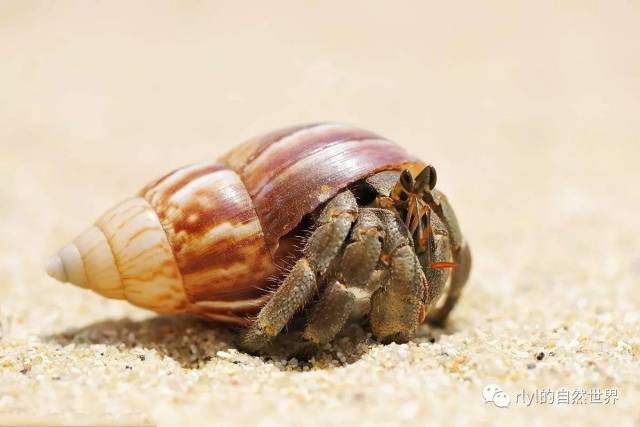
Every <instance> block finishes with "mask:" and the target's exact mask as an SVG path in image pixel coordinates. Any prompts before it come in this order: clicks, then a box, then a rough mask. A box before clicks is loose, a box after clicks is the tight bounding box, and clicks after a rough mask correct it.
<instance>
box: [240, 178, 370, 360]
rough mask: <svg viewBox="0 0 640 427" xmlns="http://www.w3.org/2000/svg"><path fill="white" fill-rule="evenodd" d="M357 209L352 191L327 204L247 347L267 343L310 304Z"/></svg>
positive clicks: (247, 338) (245, 340)
mask: <svg viewBox="0 0 640 427" xmlns="http://www.w3.org/2000/svg"><path fill="white" fill-rule="evenodd" d="M357 213H358V205H357V202H356V199H355V197H354V196H353V194H352V193H351V192H350V191H345V192H342V193H340V194H338V195H337V196H336V197H334V198H333V199H332V200H331V201H330V202H329V203H328V204H327V206H326V207H325V208H324V210H323V211H322V214H321V215H320V218H319V219H318V224H319V227H318V228H317V229H316V230H315V231H314V232H313V233H312V234H311V236H310V237H309V240H308V241H307V244H306V245H305V249H304V251H303V257H302V258H300V259H299V260H298V262H296V265H295V266H294V267H293V269H292V270H291V272H290V273H289V275H288V276H287V277H286V279H285V280H284V282H283V283H282V285H280V287H279V288H278V289H277V290H276V291H275V292H274V294H273V296H272V297H271V299H270V300H269V302H267V304H266V305H265V306H264V307H262V309H261V310H260V313H258V317H257V318H256V320H255V321H254V322H253V323H252V324H251V326H250V327H249V329H248V330H247V331H246V333H245V335H244V337H243V340H242V345H243V347H244V348H245V349H247V350H249V351H257V350H259V349H260V348H262V347H264V346H266V345H267V344H268V343H269V342H270V341H271V339H272V338H273V337H275V336H276V335H278V334H279V333H280V331H282V329H283V328H284V327H285V326H286V324H287V323H288V322H289V321H290V320H291V318H292V317H293V316H294V315H295V314H296V313H297V312H298V311H300V310H301V309H302V308H304V306H306V305H307V303H308V302H309V300H310V299H311V297H312V296H313V295H314V294H315V293H316V291H317V283H318V280H319V279H322V278H323V276H324V274H325V272H326V271H327V269H328V267H329V265H330V264H331V262H332V261H333V260H334V258H335V257H336V256H337V255H338V253H339V252H340V250H341V248H342V245H343V244H344V241H345V239H346V238H347V236H348V235H349V231H350V230H351V225H352V223H353V221H354V219H355V217H356V216H357Z"/></svg>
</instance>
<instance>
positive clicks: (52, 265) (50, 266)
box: [45, 254, 67, 283]
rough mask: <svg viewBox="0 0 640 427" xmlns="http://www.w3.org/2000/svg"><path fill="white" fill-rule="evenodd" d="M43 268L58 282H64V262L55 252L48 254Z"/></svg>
mask: <svg viewBox="0 0 640 427" xmlns="http://www.w3.org/2000/svg"><path fill="white" fill-rule="evenodd" d="M45 269H46V271H47V274H48V275H49V276H51V277H53V278H54V279H56V280H57V281H59V282H63V283H64V282H66V281H67V275H66V273H65V271H64V264H63V263H62V259H61V258H60V255H58V254H55V255H52V256H50V257H49V258H48V259H47V260H46V262H45Z"/></svg>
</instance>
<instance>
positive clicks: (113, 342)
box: [43, 315, 455, 369]
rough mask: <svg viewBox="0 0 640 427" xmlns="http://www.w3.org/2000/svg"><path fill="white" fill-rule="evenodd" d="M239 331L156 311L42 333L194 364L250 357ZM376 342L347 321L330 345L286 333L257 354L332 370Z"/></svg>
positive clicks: (428, 333)
mask: <svg viewBox="0 0 640 427" xmlns="http://www.w3.org/2000/svg"><path fill="white" fill-rule="evenodd" d="M453 332H455V325H451V323H449V324H448V325H447V326H446V327H445V328H444V329H440V328H435V327H430V326H426V325H425V326H421V327H420V328H419V330H418V334H417V336H416V341H418V342H436V341H437V340H438V339H439V337H440V336H441V335H443V334H451V333H453ZM241 333H242V330H241V329H240V328H237V327H232V326H227V325H220V324H215V323H211V322H207V321H204V320H201V319H199V318H196V317H192V316H187V315H181V316H155V317H150V318H147V319H143V320H131V319H129V318H122V319H115V320H104V321H99V322H95V323H91V324H89V325H87V326H84V327H81V328H76V329H68V330H66V331H63V332H61V333H57V334H52V335H47V336H44V337H43V340H44V341H46V342H50V343H55V344H58V345H63V346H65V345H70V344H74V345H76V346H88V345H93V344H103V345H107V346H113V347H116V348H117V349H119V350H123V349H134V348H139V349H152V350H155V351H157V352H158V353H159V354H161V355H162V356H163V357H170V358H172V359H173V360H175V361H176V362H178V363H179V364H180V365H181V366H182V367H183V368H186V369H199V368H202V367H204V366H205V365H206V364H207V363H208V362H209V361H211V360H212V359H214V358H220V357H228V355H229V354H230V353H234V352H237V353H238V354H239V355H241V357H253V356H249V355H247V354H245V353H244V352H243V351H242V350H241V349H240V348H239V346H238V341H239V338H240V336H241ZM375 345H378V344H377V343H376V341H375V340H373V339H372V338H371V335H370V334H367V333H366V331H364V330H363V329H362V327H361V326H359V325H356V324H352V325H347V327H346V328H345V330H344V331H343V333H341V335H340V336H338V337H337V338H336V339H335V340H334V342H333V343H332V344H330V345H325V346H324V347H322V348H313V349H309V348H306V349H304V350H302V351H301V350H300V348H296V346H295V345H293V344H292V341H291V340H290V339H287V336H286V335H285V337H284V338H282V339H279V340H278V341H276V342H275V343H274V344H273V345H271V346H270V348H268V349H267V350H266V351H264V352H263V353H262V354H261V355H260V356H259V357H261V358H262V360H263V361H264V362H265V363H272V364H274V365H275V366H278V367H279V368H281V369H285V368H286V369H290V366H291V364H290V363H289V364H288V363H286V362H287V361H288V360H291V359H292V358H293V357H296V358H297V360H300V361H301V362H302V363H300V364H298V363H296V364H295V365H296V366H299V368H300V369H302V368H303V367H304V366H305V365H306V366H313V367H314V368H324V369H333V368H337V367H340V366H344V365H347V364H351V363H354V362H356V361H358V360H359V359H360V358H361V357H362V356H363V355H364V354H366V353H367V352H368V351H369V350H370V349H371V348H372V346H375ZM292 349H293V350H292ZM219 352H221V353H219ZM256 357H258V356H256ZM234 363H236V362H234ZM238 363H240V362H238Z"/></svg>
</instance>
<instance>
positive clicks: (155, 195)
mask: <svg viewBox="0 0 640 427" xmlns="http://www.w3.org/2000/svg"><path fill="white" fill-rule="evenodd" d="M425 166H426V165H425V163H423V162H422V161H420V160H419V159H417V158H415V157H413V156H411V155H409V154H408V153H407V152H405V151H404V150H403V149H402V148H401V147H399V146H398V145H396V144H394V143H392V142H389V141H388V140H386V139H384V138H381V137H379V136H377V135H375V134H373V133H370V132H367V131H363V130H360V129H355V128H352V127H348V126H344V125H340V124H314V125H306V126H299V127H292V128H287V129H283V130H279V131H276V132H273V133H270V134H268V135H265V136H262V137H259V138H256V139H253V140H251V141H249V142H247V143H245V144H243V145H241V146H239V147H238V148H236V149H234V150H232V151H230V152H229V153H228V154H226V155H225V156H223V157H222V158H220V159H219V160H218V161H216V162H212V163H202V164H197V165H193V166H187V167H184V168H181V169H178V170H176V171H174V172H171V173H169V174H167V175H166V176H164V177H162V178H160V179H158V180H156V181H154V182H152V183H150V184H149V185H147V186H146V187H145V188H144V189H143V190H142V191H141V192H140V193H139V194H138V196H137V197H134V198H132V199H129V200H127V201H125V202H123V203H121V204H119V205H117V206H115V207H114V208H112V209H111V210H110V211H108V212H107V213H105V214H104V215H103V216H102V217H101V218H100V219H99V220H98V221H96V223H95V225H94V226H93V227H90V228H89V229H87V230H86V231H85V232H83V233H82V234H80V235H79V236H78V237H77V238H76V239H75V240H74V241H73V243H71V244H69V245H67V246H65V247H64V248H63V249H62V250H60V252H59V253H58V254H57V255H55V256H54V257H52V258H51V259H50V260H49V262H48V265H47V271H48V273H49V274H50V275H51V276H53V277H55V278H56V279H58V280H61V281H65V282H70V283H73V284H75V285H78V286H81V287H86V288H89V289H92V290H94V291H96V292H98V293H100V294H102V295H104V296H107V297H110V298H120V299H126V300H128V301H130V302H131V303H133V304H136V305H138V306H141V307H145V308H148V309H151V310H155V311H158V312H162V313H179V312H190V313H194V314H197V315H200V316H204V317H207V318H210V319H213V320H217V321H223V322H233V323H238V324H242V325H245V326H248V327H249V329H248V331H247V333H246V335H245V339H244V344H245V347H247V348H248V349H254V350H256V349H259V348H261V347H262V346H264V345H265V344H266V343H268V342H269V340H270V339H271V338H272V337H274V336H275V335H277V334H278V333H279V332H280V331H281V330H282V329H283V327H284V326H285V325H286V324H287V323H288V322H289V320H290V319H291V318H292V317H293V316H294V315H296V314H297V313H302V315H303V316H306V318H307V326H306V327H305V329H304V331H303V336H304V338H305V339H307V340H309V341H311V342H315V343H321V342H324V341H328V340H330V339H332V338H333V336H335V334H336V333H337V332H339V330H340V329H341V327H342V326H343V325H344V323H345V322H346V320H347V319H348V318H349V317H350V316H351V317H353V316H354V315H355V313H358V314H359V315H360V316H365V317H368V318H369V320H370V324H371V328H372V331H373V332H374V334H375V335H376V336H377V337H378V338H380V339H383V340H389V339H396V340H406V339H410V338H411V337H412V336H413V333H414V331H415V327H416V326H417V324H418V323H419V322H421V321H422V320H424V318H425V314H427V315H428V316H429V318H431V319H432V320H434V321H442V320H444V318H445V317H446V315H447V314H448V312H449V311H450V310H451V308H452V307H453V304H454V303H455V301H456V299H457V297H458V294H459V290H460V289H461V288H462V286H463V285H464V282H465V281H466V277H467V275H468V270H469V265H470V256H469V252H468V248H467V246H466V243H465V242H464V239H463V238H462V235H461V233H460V231H459V228H458V225H457V221H456V220H455V216H454V214H453V211H452V210H451V208H450V206H449V204H448V203H447V201H446V199H445V198H444V196H443V195H442V194H441V193H439V192H438V191H437V190H433V186H434V185H435V170H434V169H433V168H432V167H425ZM403 171H404V172H403ZM421 171H422V172H421ZM414 177H416V178H415V179H414ZM432 190H433V191H432ZM310 233H311V234H310ZM309 236H310V237H309ZM303 240H304V243H305V245H303V246H304V249H302V250H300V243H301V242H302V241H303ZM291 265H293V267H292V268H290V271H289V273H288V274H284V275H283V274H281V272H282V270H283V268H284V267H285V266H291ZM284 276H286V278H284ZM278 277H280V280H276V283H275V285H274V283H273V279H274V278H278ZM443 289H447V290H446V292H443ZM441 294H444V295H445V297H444V298H440V295H441ZM439 299H441V301H440V302H439V303H438V300H439ZM436 303H437V306H436ZM307 306H309V309H308V310H306V309H305V308H306V307H307ZM256 315H257V317H256Z"/></svg>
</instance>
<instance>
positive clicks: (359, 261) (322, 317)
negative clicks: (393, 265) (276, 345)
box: [303, 209, 384, 344]
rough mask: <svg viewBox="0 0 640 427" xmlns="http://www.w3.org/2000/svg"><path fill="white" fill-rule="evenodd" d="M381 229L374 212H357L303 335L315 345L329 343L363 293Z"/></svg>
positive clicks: (378, 249) (373, 265)
mask: <svg viewBox="0 0 640 427" xmlns="http://www.w3.org/2000/svg"><path fill="white" fill-rule="evenodd" d="M383 237H384V233H383V226H382V223H381V221H380V219H379V218H378V217H377V216H376V214H375V212H374V211H372V210H370V209H362V210H360V213H359V216H358V221H357V222H356V225H355V226H354V227H353V229H352V231H351V240H353V242H352V243H350V244H349V245H348V246H347V247H346V249H345V250H344V253H343V255H342V259H341V260H340V267H339V270H338V272H337V274H336V276H337V278H338V280H334V281H333V282H332V283H331V284H330V285H329V287H328V288H327V289H326V290H325V291H324V293H323V294H322V296H321V297H320V300H319V301H318V302H317V304H316V305H315V306H314V307H313V309H312V311H311V315H310V318H309V322H308V324H307V326H306V328H305V330H304V333H303V336H304V338H305V339H307V340H308V341H311V342H313V343H315V344H324V343H326V342H329V341H331V340H332V339H333V338H334V337H335V336H336V334H337V333H338V332H340V330H341V329H342V327H343V326H344V324H345V323H346V322H347V319H348V318H349V315H350V313H351V310H352V308H353V304H354V302H355V300H356V298H357V297H358V296H359V295H361V294H362V293H363V292H366V291H364V289H363V288H364V287H365V285H366V284H367V282H368V280H369V278H370V277H371V274H372V273H373V271H374V270H375V268H376V265H377V264H378V260H379V259H380V253H381V251H382V243H381V239H383Z"/></svg>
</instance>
